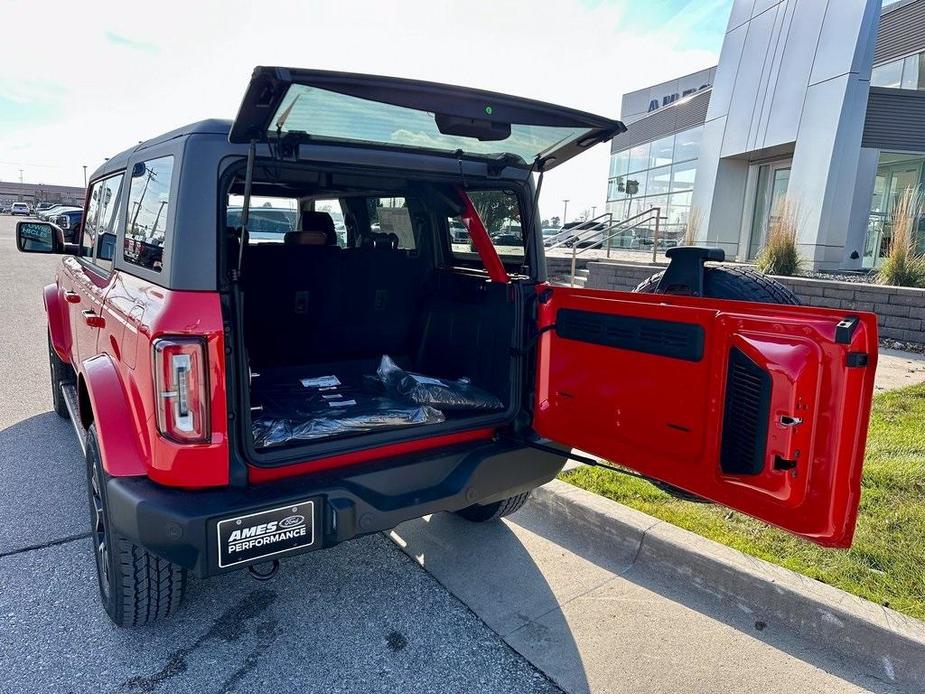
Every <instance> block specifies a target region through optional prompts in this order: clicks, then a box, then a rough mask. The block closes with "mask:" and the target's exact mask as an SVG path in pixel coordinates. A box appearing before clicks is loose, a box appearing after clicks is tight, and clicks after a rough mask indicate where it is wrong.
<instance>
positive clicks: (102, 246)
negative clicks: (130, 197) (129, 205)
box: [93, 174, 124, 270]
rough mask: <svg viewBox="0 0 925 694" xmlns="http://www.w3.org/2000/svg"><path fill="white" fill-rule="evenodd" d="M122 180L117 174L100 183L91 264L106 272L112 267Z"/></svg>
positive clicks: (120, 206) (121, 176) (118, 222)
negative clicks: (98, 210)
mask: <svg viewBox="0 0 925 694" xmlns="http://www.w3.org/2000/svg"><path fill="white" fill-rule="evenodd" d="M123 178H124V176H123V175H122V174H119V175H118V176H112V177H111V178H107V179H106V180H105V181H101V182H100V185H101V188H100V200H99V208H100V212H99V217H98V219H97V222H96V232H97V233H96V243H95V249H94V254H93V262H94V264H96V265H99V266H100V267H102V268H106V269H107V270H108V269H110V268H111V267H112V256H113V252H114V251H115V247H116V230H117V229H118V228H119V224H120V223H121V219H120V217H121V213H122V203H121V201H122V196H121V195H120V194H119V192H120V190H121V189H122V179H123Z"/></svg>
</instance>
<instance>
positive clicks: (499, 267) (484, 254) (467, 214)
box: [459, 187, 510, 284]
mask: <svg viewBox="0 0 925 694" xmlns="http://www.w3.org/2000/svg"><path fill="white" fill-rule="evenodd" d="M459 197H460V199H461V200H462V203H463V205H464V206H465V208H466V209H465V210H464V211H463V213H462V215H461V216H460V219H461V220H462V223H463V224H464V225H465V226H466V229H468V230H469V237H470V238H471V239H472V245H474V246H475V250H476V251H477V252H478V254H479V258H481V259H482V263H483V264H484V265H485V270H486V271H487V272H488V277H489V279H490V280H491V281H492V282H500V283H501V284H507V283H508V282H510V277H508V274H507V270H505V269H504V263H502V262H501V258H500V257H499V256H498V251H496V250H495V245H494V244H493V243H492V242H491V239H490V238H489V236H488V230H487V229H485V225H484V224H483V223H482V218H481V217H479V213H478V211H477V210H476V209H475V206H474V205H473V204H472V200H470V199H469V195H468V194H467V193H466V190H465V188H462V187H460V188H459Z"/></svg>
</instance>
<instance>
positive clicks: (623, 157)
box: [610, 149, 630, 178]
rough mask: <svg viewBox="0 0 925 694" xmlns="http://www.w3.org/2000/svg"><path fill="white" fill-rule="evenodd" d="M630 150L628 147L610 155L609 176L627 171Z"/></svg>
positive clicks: (623, 173)
mask: <svg viewBox="0 0 925 694" xmlns="http://www.w3.org/2000/svg"><path fill="white" fill-rule="evenodd" d="M629 165H630V152H629V150H628V149H625V150H623V151H622V152H616V153H615V154H611V155H610V177H611V178H616V177H617V176H625V175H626V174H627V172H628V171H629Z"/></svg>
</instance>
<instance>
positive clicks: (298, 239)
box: [283, 231, 328, 246]
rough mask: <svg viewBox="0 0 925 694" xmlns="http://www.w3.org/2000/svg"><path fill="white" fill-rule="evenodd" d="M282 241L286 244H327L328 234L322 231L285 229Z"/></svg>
mask: <svg viewBox="0 0 925 694" xmlns="http://www.w3.org/2000/svg"><path fill="white" fill-rule="evenodd" d="M283 243H284V244H286V245H287V246H327V245H328V236H327V234H325V233H324V232H322V231H287V232H286V234H285V235H284V236H283Z"/></svg>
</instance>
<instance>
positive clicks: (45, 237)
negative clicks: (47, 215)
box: [16, 222, 64, 253]
mask: <svg viewBox="0 0 925 694" xmlns="http://www.w3.org/2000/svg"><path fill="white" fill-rule="evenodd" d="M16 248H18V249H19V251H20V252H21V253H63V252H64V234H62V233H61V230H60V229H59V228H58V227H56V226H55V225H54V224H49V223H48V222H18V223H17V224H16Z"/></svg>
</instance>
